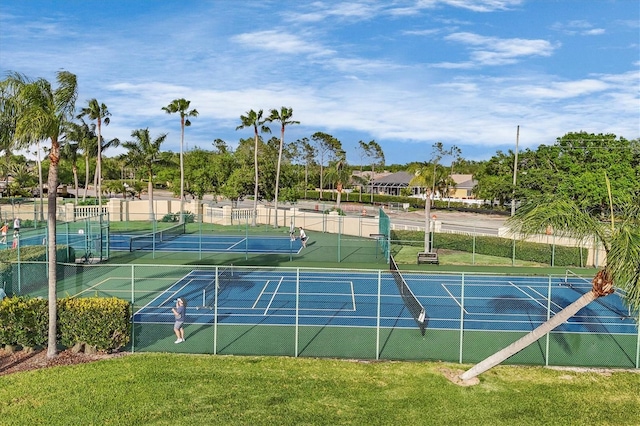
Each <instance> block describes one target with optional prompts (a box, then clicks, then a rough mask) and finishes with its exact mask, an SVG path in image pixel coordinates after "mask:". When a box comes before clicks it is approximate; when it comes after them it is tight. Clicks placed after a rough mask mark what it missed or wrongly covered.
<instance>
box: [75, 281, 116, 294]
mask: <svg viewBox="0 0 640 426" xmlns="http://www.w3.org/2000/svg"><path fill="white" fill-rule="evenodd" d="M109 280H110V278H107V279H106V280H102V281H99V282H97V283H95V284H94V285H92V286H91V287H88V288H85V289H84V290H82V291H81V292H80V293H76V294H74V295H73V296H71V297H78V296H80V295H81V294H82V293H84V292H85V291H91V290H93V289H94V288H96V287H98V286H99V285H102V284H104V283H106V282H107V281H109Z"/></svg>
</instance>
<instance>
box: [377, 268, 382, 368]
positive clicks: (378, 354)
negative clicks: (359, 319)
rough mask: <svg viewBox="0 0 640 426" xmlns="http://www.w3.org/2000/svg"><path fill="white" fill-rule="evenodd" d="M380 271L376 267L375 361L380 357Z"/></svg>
mask: <svg viewBox="0 0 640 426" xmlns="http://www.w3.org/2000/svg"><path fill="white" fill-rule="evenodd" d="M381 292H382V271H381V270H380V269H378V311H377V313H376V361H377V360H379V359H380V314H381V310H382V309H381V308H382V306H381V304H382V300H381Z"/></svg>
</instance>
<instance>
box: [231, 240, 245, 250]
mask: <svg viewBox="0 0 640 426" xmlns="http://www.w3.org/2000/svg"><path fill="white" fill-rule="evenodd" d="M246 240H247V239H246V238H243V239H241V240H240V241H238V242H237V243H235V244H231V245H230V246H229V247H227V250H233V249H234V248H235V247H236V246H238V245H240V243H242V242H243V241H246Z"/></svg>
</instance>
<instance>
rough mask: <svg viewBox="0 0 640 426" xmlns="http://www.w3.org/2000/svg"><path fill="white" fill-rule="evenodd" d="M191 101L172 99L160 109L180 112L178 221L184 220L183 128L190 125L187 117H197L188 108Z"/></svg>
mask: <svg viewBox="0 0 640 426" xmlns="http://www.w3.org/2000/svg"><path fill="white" fill-rule="evenodd" d="M190 104H191V101H188V100H186V99H184V98H180V99H174V100H173V101H171V103H170V104H169V105H167V106H166V107H162V110H163V111H165V112H166V113H167V114H175V113H179V114H180V223H182V222H184V149H183V147H184V128H185V126H186V127H189V126H191V121H190V120H189V117H197V116H198V111H197V110H195V109H192V110H189V105H190Z"/></svg>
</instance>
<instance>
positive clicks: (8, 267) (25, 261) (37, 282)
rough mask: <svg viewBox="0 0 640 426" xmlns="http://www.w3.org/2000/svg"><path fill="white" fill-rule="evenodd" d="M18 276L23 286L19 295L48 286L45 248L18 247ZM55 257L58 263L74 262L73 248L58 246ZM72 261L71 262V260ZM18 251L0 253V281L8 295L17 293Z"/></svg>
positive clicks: (10, 250) (11, 250)
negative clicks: (18, 267)
mask: <svg viewBox="0 0 640 426" xmlns="http://www.w3.org/2000/svg"><path fill="white" fill-rule="evenodd" d="M19 254H20V274H21V282H23V283H24V285H23V286H22V287H21V289H20V293H28V292H32V291H35V290H37V289H40V288H42V287H46V286H47V285H48V279H47V276H48V274H47V272H46V270H47V268H48V265H47V264H46V263H42V262H45V261H46V260H47V247H45V246H24V247H20V253H19ZM56 256H57V260H58V262H59V263H67V262H70V261H71V262H74V261H75V250H74V249H73V247H68V246H63V245H58V246H57V247H56ZM71 259H73V260H71ZM17 262H18V249H9V250H2V251H0V279H1V280H2V283H3V284H4V285H5V289H4V290H5V292H6V293H7V294H8V295H13V294H17V293H18V289H17V288H14V286H15V285H17V282H18V278H17V273H18V272H17V268H16V265H17Z"/></svg>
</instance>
